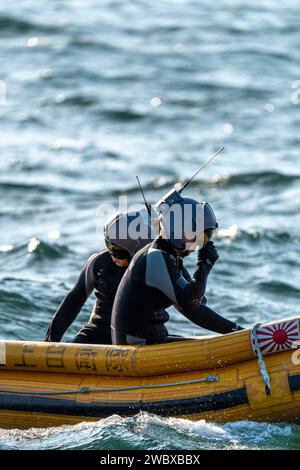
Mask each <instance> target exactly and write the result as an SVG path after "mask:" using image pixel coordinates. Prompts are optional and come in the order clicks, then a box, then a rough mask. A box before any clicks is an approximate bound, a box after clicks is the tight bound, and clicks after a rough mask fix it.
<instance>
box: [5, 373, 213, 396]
mask: <svg viewBox="0 0 300 470" xmlns="http://www.w3.org/2000/svg"><path fill="white" fill-rule="evenodd" d="M219 380H220V377H218V376H217V375H209V376H208V377H204V378H202V379H194V380H186V381H184V382H174V383H170V384H155V385H133V386H129V387H110V388H88V387H82V388H80V389H79V390H62V391H60V392H58V391H57V392H46V391H45V392H44V391H42V392H37V391H34V390H9V389H0V394H1V393H15V394H19V395H75V394H77V393H95V392H125V391H128V390H140V389H147V388H163V387H177V386H178V385H191V384H195V383H201V382H219Z"/></svg>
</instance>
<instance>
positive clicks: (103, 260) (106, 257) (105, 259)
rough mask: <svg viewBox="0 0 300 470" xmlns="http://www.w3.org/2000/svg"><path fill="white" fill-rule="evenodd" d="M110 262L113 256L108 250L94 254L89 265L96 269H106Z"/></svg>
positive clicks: (89, 260)
mask: <svg viewBox="0 0 300 470" xmlns="http://www.w3.org/2000/svg"><path fill="white" fill-rule="evenodd" d="M110 262H111V256H110V254H109V252H108V250H106V249H104V250H102V251H100V252H97V253H94V254H92V255H91V256H90V257H89V259H88V265H89V266H91V267H93V268H95V269H99V268H100V269H101V268H104V267H105V266H106V265H107V263H110Z"/></svg>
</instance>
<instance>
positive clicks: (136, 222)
mask: <svg viewBox="0 0 300 470" xmlns="http://www.w3.org/2000/svg"><path fill="white" fill-rule="evenodd" d="M103 231H104V239H105V245H106V248H107V249H108V251H109V253H110V254H111V256H113V257H114V258H117V259H128V260H130V259H131V258H132V257H133V255H134V254H135V253H136V252H137V251H139V250H140V249H141V248H143V247H144V246H146V245H147V244H148V243H150V242H151V241H152V240H153V239H154V238H155V233H154V231H153V228H152V226H151V220H150V217H149V215H148V213H147V211H146V210H145V209H142V210H140V211H128V212H118V213H116V214H114V215H113V216H112V217H111V218H110V219H109V220H108V221H107V222H106V223H105V225H104V228H103Z"/></svg>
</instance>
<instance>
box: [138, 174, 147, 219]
mask: <svg viewBox="0 0 300 470" xmlns="http://www.w3.org/2000/svg"><path fill="white" fill-rule="evenodd" d="M136 179H137V182H138V185H139V188H140V191H141V193H142V196H143V199H144V203H145V206H146V209H147V212H148V214H149V215H150V216H151V207H150V205H149V204H148V202H147V201H146V198H145V193H144V190H143V188H142V185H141V183H140V179H139V177H138V176H136Z"/></svg>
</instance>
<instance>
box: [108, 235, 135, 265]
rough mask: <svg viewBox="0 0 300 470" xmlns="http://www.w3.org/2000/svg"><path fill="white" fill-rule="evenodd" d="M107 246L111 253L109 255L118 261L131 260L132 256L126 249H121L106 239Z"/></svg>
mask: <svg viewBox="0 0 300 470" xmlns="http://www.w3.org/2000/svg"><path fill="white" fill-rule="evenodd" d="M105 245H106V248H107V250H108V252H109V254H110V255H111V256H112V257H113V258H116V259H121V260H122V259H128V260H129V259H130V254H129V252H128V251H127V250H124V248H121V247H119V246H118V245H116V244H115V243H112V242H110V241H109V240H107V239H105Z"/></svg>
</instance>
